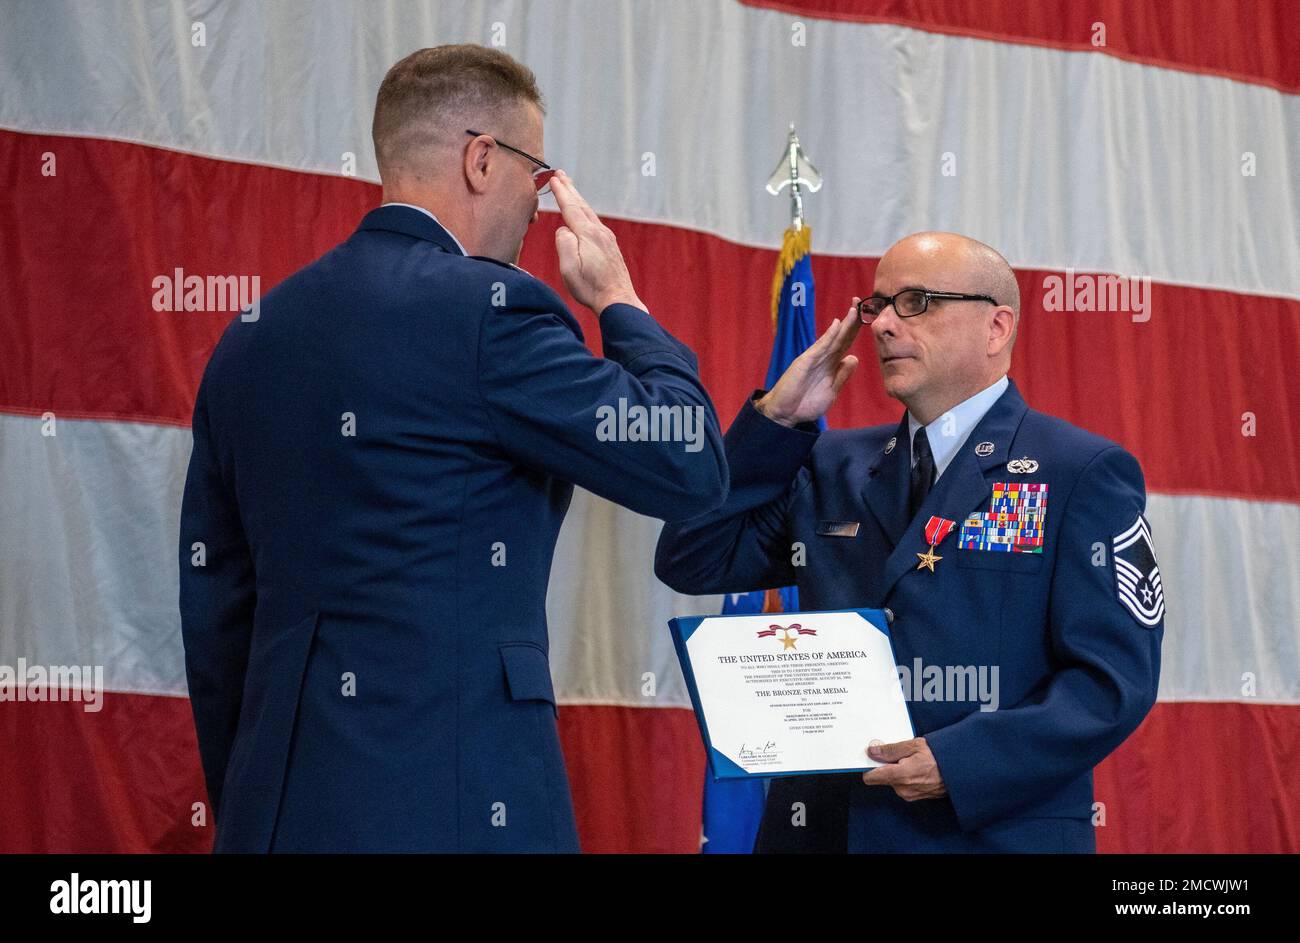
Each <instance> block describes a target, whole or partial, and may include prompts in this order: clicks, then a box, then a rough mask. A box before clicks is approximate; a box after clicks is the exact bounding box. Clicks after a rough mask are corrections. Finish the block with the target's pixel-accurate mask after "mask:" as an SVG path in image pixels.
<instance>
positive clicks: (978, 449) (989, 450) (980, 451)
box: [975, 442, 994, 458]
mask: <svg viewBox="0 0 1300 943" xmlns="http://www.w3.org/2000/svg"><path fill="white" fill-rule="evenodd" d="M993 448H994V446H993V443H992V442H981V443H980V444H979V445H977V446H975V454H976V455H978V456H979V457H980V458H984V457H985V456H986V455H992V454H993Z"/></svg>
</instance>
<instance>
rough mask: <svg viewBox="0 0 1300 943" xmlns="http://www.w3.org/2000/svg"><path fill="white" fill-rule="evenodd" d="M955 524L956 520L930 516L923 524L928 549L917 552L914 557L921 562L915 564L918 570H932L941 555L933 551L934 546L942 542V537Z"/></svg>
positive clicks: (945, 535)
mask: <svg viewBox="0 0 1300 943" xmlns="http://www.w3.org/2000/svg"><path fill="white" fill-rule="evenodd" d="M956 526H957V522H956V521H949V520H946V519H944V518H942V517H932V518H930V520H929V521H927V522H926V525H925V540H926V543H928V544H929V545H930V549H929V550H927V551H925V553H918V554H917V555H916V558H917V559H918V560H920V561H921V562H920V563H918V564H917V565H916V568H917V569H918V570H929V571H930V572H931V573H933V572H934V565H935V564H936V563H938V562H939V561H940V560H942V559H943V557H941V556H939V555H938V554H937V553H935V552H934V548H935V547H937V546H939V544H941V543H943V538H945V537H947V536H948V533H949V531H951V530H952V529H953V528H954V527H956Z"/></svg>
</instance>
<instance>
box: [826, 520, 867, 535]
mask: <svg viewBox="0 0 1300 943" xmlns="http://www.w3.org/2000/svg"><path fill="white" fill-rule="evenodd" d="M817 536H818V537H856V536H858V522H857V521H819V522H818V523H817Z"/></svg>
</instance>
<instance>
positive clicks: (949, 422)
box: [907, 374, 1011, 481]
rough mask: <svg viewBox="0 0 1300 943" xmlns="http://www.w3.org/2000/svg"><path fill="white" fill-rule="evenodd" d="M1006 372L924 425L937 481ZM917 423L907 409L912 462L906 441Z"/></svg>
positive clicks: (1002, 388) (990, 403)
mask: <svg viewBox="0 0 1300 943" xmlns="http://www.w3.org/2000/svg"><path fill="white" fill-rule="evenodd" d="M1010 382H1011V381H1010V380H1008V379H1007V377H1006V374H1003V375H1002V377H1001V379H999V380H997V381H996V382H995V383H993V384H992V385H990V386H987V387H985V388H984V389H982V390H980V391H979V392H978V393H976V394H975V395H974V396H970V397H967V398H966V399H964V400H962V401H961V402H960V403H958V404H957V405H956V406H954V407H953V408H952V409H950V410H948V411H947V412H945V413H944V414H943V415H942V416H940V417H939V418H938V419H935V420H934V421H933V422H931V423H929V424H927V425H926V427H925V437H926V438H927V439H928V440H929V441H930V452H931V453H932V454H933V455H934V472H935V480H936V481H937V480H938V479H939V478H940V477H942V476H943V473H944V470H945V469H947V467H948V465H949V464H950V463H951V462H952V460H953V457H954V456H956V454H957V451H958V450H959V449H960V448H961V447H962V446H963V445H964V444H965V443H966V440H967V439H968V438H970V434H971V430H972V429H974V428H975V426H976V424H977V423H978V422H979V421H980V420H981V419H983V418H984V414H985V413H987V412H988V411H989V410H990V409H991V408H992V407H993V404H994V403H996V402H997V401H998V398H999V397H1001V396H1002V394H1003V392H1004V391H1005V390H1006V388H1007V386H1008V385H1009V384H1010ZM920 427H921V423H920V421H919V420H918V419H917V418H916V417H915V416H913V415H912V414H911V413H910V412H909V413H908V414H907V441H908V443H909V452H908V455H909V459H910V461H911V464H912V465H915V464H916V456H914V455H912V454H911V452H910V443H911V442H912V440H913V439H914V438H915V436H916V430H917V429H919V428H920Z"/></svg>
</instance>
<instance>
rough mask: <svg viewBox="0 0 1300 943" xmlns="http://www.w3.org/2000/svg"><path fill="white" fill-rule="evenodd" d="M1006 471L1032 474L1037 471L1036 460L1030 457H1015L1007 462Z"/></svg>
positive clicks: (1015, 473)
mask: <svg viewBox="0 0 1300 943" xmlns="http://www.w3.org/2000/svg"><path fill="white" fill-rule="evenodd" d="M1007 471H1009V472H1011V474H1013V475H1032V474H1033V473H1034V472H1036V471H1038V462H1036V461H1034V460H1033V459H1032V458H1015V459H1012V460H1011V461H1009V462H1007Z"/></svg>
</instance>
